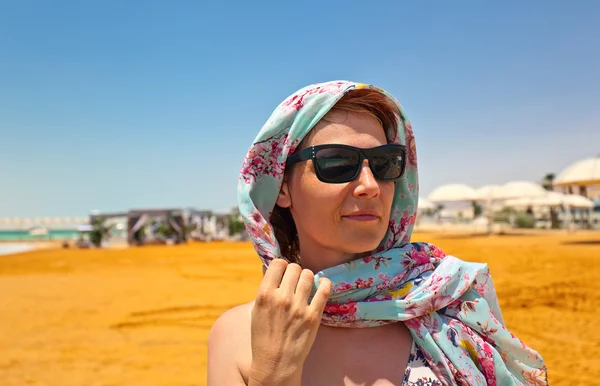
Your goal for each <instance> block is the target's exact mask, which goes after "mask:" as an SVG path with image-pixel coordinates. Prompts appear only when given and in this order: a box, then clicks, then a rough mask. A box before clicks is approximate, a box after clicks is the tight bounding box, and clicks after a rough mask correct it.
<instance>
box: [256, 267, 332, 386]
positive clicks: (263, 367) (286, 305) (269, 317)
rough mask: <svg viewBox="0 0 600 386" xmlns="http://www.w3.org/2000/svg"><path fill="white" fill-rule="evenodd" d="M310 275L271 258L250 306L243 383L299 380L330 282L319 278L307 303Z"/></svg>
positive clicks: (286, 382)
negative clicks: (249, 352)
mask: <svg viewBox="0 0 600 386" xmlns="http://www.w3.org/2000/svg"><path fill="white" fill-rule="evenodd" d="M313 281H314V274H313V273H312V272H311V271H310V270H308V269H304V270H303V269H302V268H301V267H300V266H299V265H298V264H288V263H287V262H286V261H285V260H282V259H275V260H273V261H271V263H270V264H269V267H268V268H267V271H266V272H265V276H264V278H263V281H262V283H261V284H260V287H259V290H258V295H257V296H256V301H255V303H254V308H253V310H252V327H251V341H252V369H251V373H250V378H249V382H248V385H263V386H266V385H300V383H301V379H302V368H303V366H304V362H305V360H306V357H307V356H308V353H309V352H310V348H311V347H312V345H313V343H314V341H315V336H316V335H317V331H318V329H319V325H320V322H321V316H322V314H323V309H324V308H325V304H326V303H327V299H328V298H329V294H330V291H331V282H330V281H329V280H328V279H321V282H320V285H319V288H318V289H317V292H316V294H315V296H314V297H313V299H312V301H311V302H310V304H309V298H310V294H311V291H312V286H313Z"/></svg>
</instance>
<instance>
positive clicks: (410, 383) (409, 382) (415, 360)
mask: <svg viewBox="0 0 600 386" xmlns="http://www.w3.org/2000/svg"><path fill="white" fill-rule="evenodd" d="M442 385H443V384H442V382H440V380H439V379H438V377H437V376H436V375H435V374H434V373H433V371H431V368H430V367H429V365H428V364H427V361H426V360H425V356H424V355H423V352H422V351H421V349H420V348H419V346H417V345H416V344H415V343H414V342H413V345H412V350H411V352H410V356H409V357H408V365H407V366H406V371H405V372H404V379H403V380H402V386H442Z"/></svg>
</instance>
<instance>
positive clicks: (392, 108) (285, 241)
mask: <svg viewBox="0 0 600 386" xmlns="http://www.w3.org/2000/svg"><path fill="white" fill-rule="evenodd" d="M332 109H337V110H344V111H348V112H354V113H361V114H369V115H372V116H374V117H375V118H377V120H378V121H379V123H381V126H382V127H383V129H384V130H385V133H386V136H387V138H388V142H390V141H392V140H393V139H394V138H396V133H397V131H398V118H399V116H400V111H399V110H398V108H397V106H396V104H395V103H394V102H393V101H391V100H390V99H389V98H388V97H386V96H385V95H383V94H382V93H380V92H378V91H375V90H371V89H358V90H353V91H350V92H348V93H347V94H346V95H344V96H343V97H342V98H341V99H340V100H339V101H338V102H337V103H336V104H335V105H334V106H333V107H332ZM302 148H303V146H302V143H300V146H298V150H300V149H302ZM286 172H287V170H286ZM270 221H271V225H272V226H273V230H274V233H275V238H276V239H277V242H278V243H279V246H280V249H281V255H282V256H283V258H285V259H286V260H288V261H289V262H292V263H298V264H300V243H299V240H298V231H297V230H296V224H295V223H294V219H293V218H292V213H291V212H290V210H289V209H288V208H282V207H280V206H278V205H275V208H274V209H273V213H272V214H271V218H270Z"/></svg>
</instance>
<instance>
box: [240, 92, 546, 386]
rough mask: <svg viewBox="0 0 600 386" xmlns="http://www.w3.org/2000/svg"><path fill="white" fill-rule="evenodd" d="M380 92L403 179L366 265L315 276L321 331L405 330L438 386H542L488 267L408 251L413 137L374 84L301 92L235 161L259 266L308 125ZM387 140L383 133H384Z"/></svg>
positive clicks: (275, 247) (271, 245)
mask: <svg viewBox="0 0 600 386" xmlns="http://www.w3.org/2000/svg"><path fill="white" fill-rule="evenodd" d="M363 88H369V89H372V90H375V91H377V92H380V93H382V94H383V95H385V96H386V97H388V98H389V99H390V100H391V101H393V102H394V103H395V105H396V106H397V108H398V121H397V122H398V130H397V131H396V132H395V133H394V134H393V135H392V136H391V137H390V138H388V142H390V143H400V144H404V145H406V146H407V149H408V159H407V161H408V162H407V170H406V172H405V173H404V175H403V178H402V179H401V180H400V181H398V182H396V183H395V193H394V201H393V204H392V205H393V207H392V213H391V216H390V221H389V228H388V232H387V234H386V236H385V237H384V239H383V240H382V242H381V244H380V246H379V248H378V249H377V250H376V251H374V252H373V253H372V255H371V256H368V257H365V258H361V259H358V260H354V261H351V262H348V263H345V264H341V265H339V266H335V267H331V268H328V269H325V270H323V271H321V272H318V273H315V282H314V289H313V291H314V290H316V288H317V286H318V285H319V279H320V278H321V277H327V278H329V279H330V280H331V282H332V284H333V287H332V293H331V296H330V298H329V301H328V304H327V306H326V309H325V312H324V315H323V318H322V324H324V325H329V326H339V327H353V328H361V327H370V326H377V325H383V324H387V323H392V322H398V321H401V322H404V323H405V325H406V326H407V327H408V329H409V330H410V332H411V335H412V336H413V339H414V341H415V343H416V344H417V345H418V347H419V349H420V351H421V352H422V354H423V357H424V359H425V361H426V362H427V364H428V365H429V367H430V368H431V370H432V371H433V372H434V373H435V375H436V377H437V378H438V379H439V381H440V382H442V384H447V385H454V384H458V385H547V382H548V381H547V379H548V378H547V371H546V367H545V365H544V361H543V359H542V357H541V356H540V355H539V353H537V352H536V351H534V350H533V349H531V348H530V347H528V346H527V345H526V344H525V343H523V342H521V341H520V340H519V339H518V338H517V337H516V336H514V335H513V334H512V333H511V332H510V331H509V330H508V329H507V327H506V325H505V323H504V320H503V317H502V313H501V311H500V308H499V305H498V300H497V297H496V293H495V289H494V284H493V281H492V277H491V275H490V272H489V270H488V267H487V265H486V264H480V263H471V262H465V261H462V260H460V259H458V258H457V257H454V256H450V255H446V254H445V253H444V252H443V251H442V250H440V249H439V248H438V247H436V246H435V245H432V244H428V243H415V242H411V233H412V230H413V227H414V223H415V216H416V208H417V200H418V174H417V154H416V145H415V138H414V134H413V130H412V127H411V125H410V122H409V121H408V119H407V116H406V113H405V111H404V109H403V108H402V106H401V105H400V104H399V103H398V101H396V99H395V98H394V97H393V96H392V95H390V94H389V93H387V92H386V91H385V90H383V89H381V88H378V87H376V86H372V85H365V84H360V83H354V82H348V81H333V82H327V83H320V84H314V85H311V86H308V87H305V88H303V89H301V90H299V91H297V92H296V93H294V94H293V95H291V96H290V97H288V98H287V99H286V100H285V101H283V102H282V103H281V104H280V105H279V106H278V107H277V108H276V109H275V111H274V112H273V113H272V115H271V116H270V117H269V119H268V120H267V122H266V123H265V125H264V126H263V127H262V129H261V130H260V132H259V133H258V135H257V137H256V138H255V140H254V141H253V144H252V146H251V148H250V150H249V151H248V153H247V156H246V158H245V160H244V162H243V165H242V168H241V172H240V177H239V184H238V205H239V209H240V214H241V216H242V218H243V220H244V223H245V226H246V231H247V233H248V235H249V236H250V239H251V241H252V243H253V245H254V248H255V250H256V251H257V253H258V255H259V257H260V258H261V260H262V261H263V263H264V265H268V264H269V262H270V261H271V260H272V259H275V258H281V257H282V256H281V252H280V249H279V244H278V243H277V240H276V239H275V237H274V234H273V228H272V226H271V224H270V223H269V218H270V216H271V213H272V211H273V208H274V207H275V202H276V199H277V195H278V193H279V190H280V188H281V185H282V180H283V173H284V171H285V162H286V159H287V157H288V156H289V155H291V154H292V153H293V152H294V151H295V149H296V147H297V146H298V145H299V143H300V141H302V139H303V138H304V137H305V136H306V135H307V134H308V133H309V132H310V130H311V129H312V128H313V127H314V126H315V124H316V123H317V122H318V121H319V120H320V119H321V118H322V117H323V116H324V115H325V114H326V113H327V112H328V111H329V110H330V109H331V108H332V107H333V106H334V105H335V103H337V101H339V100H340V98H342V96H344V95H345V94H346V93H348V92H351V91H352V90H357V89H363ZM388 131H389V130H388Z"/></svg>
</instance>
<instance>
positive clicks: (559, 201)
mask: <svg viewBox="0 0 600 386" xmlns="http://www.w3.org/2000/svg"><path fill="white" fill-rule="evenodd" d="M563 196H564V195H563V194H562V193H558V192H546V193H545V194H544V195H543V196H533V197H532V196H530V197H520V198H513V199H510V200H506V201H505V202H504V205H506V206H510V207H516V208H523V207H528V206H531V207H542V206H562V205H563Z"/></svg>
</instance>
